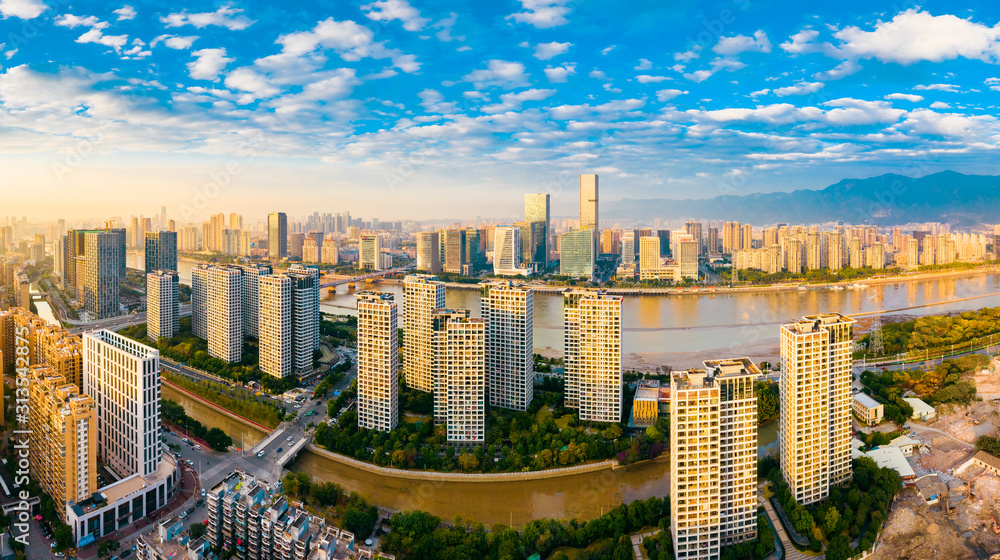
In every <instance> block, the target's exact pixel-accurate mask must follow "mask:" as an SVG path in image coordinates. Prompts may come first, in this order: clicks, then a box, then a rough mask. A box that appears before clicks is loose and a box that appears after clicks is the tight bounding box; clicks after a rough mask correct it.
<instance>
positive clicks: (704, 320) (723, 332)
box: [128, 252, 1000, 369]
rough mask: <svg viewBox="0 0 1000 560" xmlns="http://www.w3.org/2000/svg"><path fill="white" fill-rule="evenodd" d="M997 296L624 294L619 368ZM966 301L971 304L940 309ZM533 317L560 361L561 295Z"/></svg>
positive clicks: (347, 309)
mask: <svg viewBox="0 0 1000 560" xmlns="http://www.w3.org/2000/svg"><path fill="white" fill-rule="evenodd" d="M142 257H143V256H142V254H140V253H135V252H133V253H129V255H128V265H129V266H130V267H136V268H141V267H142ZM195 264H196V263H193V262H185V261H179V262H178V263H177V266H178V268H179V269H180V270H179V271H178V275H179V277H180V280H181V282H184V283H190V279H191V269H192V268H193V267H194V265H195ZM372 289H377V290H382V291H385V292H389V293H392V294H394V295H395V296H396V300H397V301H400V302H401V301H402V297H403V296H402V285H401V284H399V283H398V282H383V283H380V284H375V285H373V287H372ZM997 293H1000V274H997V273H983V274H973V275H968V276H960V277H949V278H931V279H923V280H910V281H900V282H891V283H885V284H873V285H871V286H869V288H868V289H865V290H838V291H834V290H829V289H812V290H802V291H796V290H791V291H774V292H748V293H716V294H700V295H694V294H658V295H647V296H625V298H624V302H623V305H622V329H623V336H622V359H623V363H624V364H625V366H626V367H630V368H632V367H634V368H639V369H643V368H649V366H652V365H671V366H673V367H674V368H687V367H695V366H700V364H701V361H702V360H704V359H711V358H722V357H733V356H746V357H749V358H753V359H755V360H758V361H759V360H772V361H773V360H775V358H776V357H777V353H778V326H779V325H780V324H781V323H783V322H785V321H787V320H790V319H796V318H799V317H801V316H803V315H809V314H813V313H821V312H839V313H844V314H856V313H864V312H870V311H876V310H880V309H906V308H914V309H913V310H912V311H910V312H906V311H903V312H901V313H904V314H906V313H909V314H913V315H928V314H937V313H944V312H948V311H961V310H970V309H979V308H981V307H988V306H989V307H992V306H1000V295H990V294H997ZM981 296H988V297H981ZM320 297H321V300H320V307H321V308H322V310H323V311H324V312H326V313H331V314H338V315H354V314H355V313H356V311H355V310H356V307H357V303H356V291H355V290H353V289H350V288H349V287H348V286H347V285H342V286H339V287H337V289H336V291H335V292H333V293H329V292H327V291H326V290H324V292H323V293H322V294H321V296H320ZM970 297H973V298H977V299H972V300H968V301H960V302H953V303H943V302H951V301H953V300H957V299H963V298H970ZM939 303H940V304H941V305H934V304H939ZM447 305H448V307H459V308H468V309H470V310H471V311H472V315H473V316H478V315H479V291H478V290H464V289H449V290H448V291H447ZM927 305H931V306H930V307H925V306H927ZM533 314H534V346H535V351H536V352H539V353H544V354H547V355H560V354H561V353H562V350H563V332H562V331H563V316H562V296H560V295H557V294H549V293H536V294H535V296H534V309H533Z"/></svg>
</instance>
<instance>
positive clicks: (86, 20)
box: [55, 14, 108, 29]
mask: <svg viewBox="0 0 1000 560" xmlns="http://www.w3.org/2000/svg"><path fill="white" fill-rule="evenodd" d="M55 23H56V25H58V26H60V27H68V28H70V29H74V28H76V27H79V26H83V27H97V26H99V25H100V26H101V28H102V29H103V28H105V27H107V26H108V24H107V23H102V22H101V20H99V19H97V17H96V16H87V17H80V16H75V15H73V14H64V15H61V16H59V17H57V18H56V19H55Z"/></svg>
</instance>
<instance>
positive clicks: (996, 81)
mask: <svg viewBox="0 0 1000 560" xmlns="http://www.w3.org/2000/svg"><path fill="white" fill-rule="evenodd" d="M7 58H10V57H7ZM983 83H985V84H986V85H988V86H989V87H990V89H991V90H993V91H1000V78H986V81H985V82H983Z"/></svg>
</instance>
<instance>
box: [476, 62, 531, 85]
mask: <svg viewBox="0 0 1000 560" xmlns="http://www.w3.org/2000/svg"><path fill="white" fill-rule="evenodd" d="M462 79H463V80H464V81H466V82H471V83H472V85H473V86H474V87H475V88H476V89H483V88H487V87H491V86H505V87H524V86H526V85H528V74H526V73H525V72H524V64H521V63H520V62H508V61H506V60H497V59H494V60H490V61H488V62H487V63H486V68H480V69H478V70H473V71H472V72H469V73H468V74H466V75H465V76H464V77H463V78H462Z"/></svg>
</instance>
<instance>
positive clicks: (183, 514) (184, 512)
mask: <svg viewBox="0 0 1000 560" xmlns="http://www.w3.org/2000/svg"><path fill="white" fill-rule="evenodd" d="M187 516H188V513H187V512H186V511H182V512H181V514H180V515H178V516H177V517H178V518H180V519H187Z"/></svg>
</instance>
